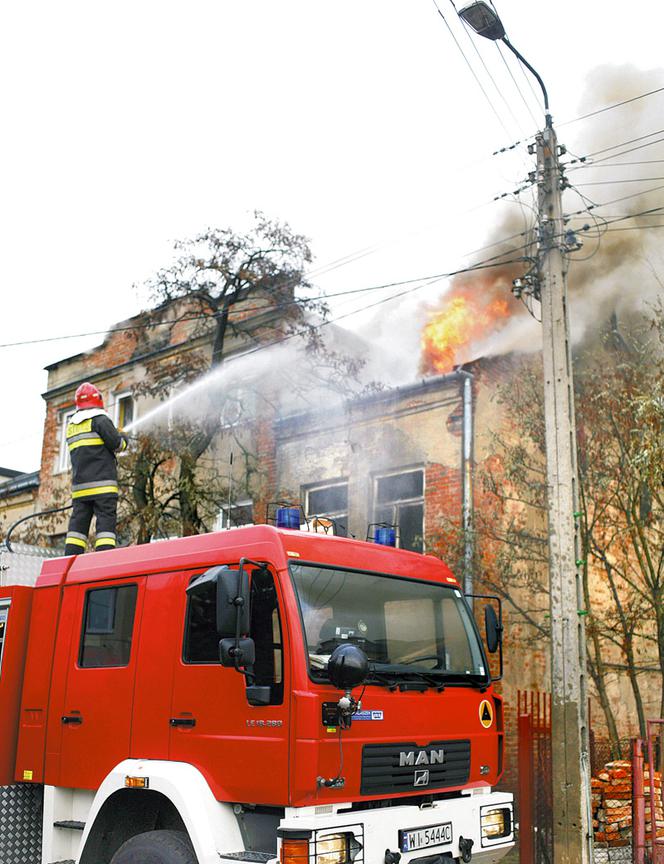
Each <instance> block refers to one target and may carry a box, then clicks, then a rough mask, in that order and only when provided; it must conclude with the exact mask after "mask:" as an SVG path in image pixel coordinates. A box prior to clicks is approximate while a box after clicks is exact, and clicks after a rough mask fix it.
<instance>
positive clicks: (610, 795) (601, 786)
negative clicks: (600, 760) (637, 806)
mask: <svg viewBox="0 0 664 864" xmlns="http://www.w3.org/2000/svg"><path fill="white" fill-rule="evenodd" d="M649 781H650V775H649V773H648V768H647V766H646V768H645V776H644V798H645V801H644V805H645V819H646V826H645V831H646V840H649V839H650V832H651V831H652V825H651V821H650V794H649V789H650V782H649ZM654 787H655V828H656V831H657V836H658V837H664V809H663V807H662V778H661V774H660V773H659V771H656V772H655V775H654ZM591 789H592V808H593V832H594V839H595V843H596V844H598V845H605V846H607V847H609V848H612V847H620V846H629V845H630V844H631V842H632V765H631V763H630V762H627V761H624V760H618V761H615V762H607V764H606V765H605V766H604V768H603V769H602V771H600V772H599V774H598V775H597V777H593V778H592V780H591Z"/></svg>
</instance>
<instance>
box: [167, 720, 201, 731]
mask: <svg viewBox="0 0 664 864" xmlns="http://www.w3.org/2000/svg"><path fill="white" fill-rule="evenodd" d="M168 722H169V723H170V724H171V726H185V727H187V728H189V729H192V728H193V727H194V726H195V725H196V718H195V717H171V719H170V720H169V721H168Z"/></svg>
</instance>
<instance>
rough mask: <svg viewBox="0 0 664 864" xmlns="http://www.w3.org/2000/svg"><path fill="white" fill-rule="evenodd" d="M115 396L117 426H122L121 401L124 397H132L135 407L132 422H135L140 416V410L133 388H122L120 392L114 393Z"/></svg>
mask: <svg viewBox="0 0 664 864" xmlns="http://www.w3.org/2000/svg"><path fill="white" fill-rule="evenodd" d="M113 398H114V399H115V402H114V404H113V422H114V423H115V426H116V428H117V429H119V428H120V402H121V401H122V400H123V399H131V401H132V407H133V409H134V410H133V417H132V420H131V422H132V423H135V422H136V419H137V418H138V412H137V411H136V398H135V396H134V394H133V393H132V392H131V390H122V391H121V392H119V393H115V394H113Z"/></svg>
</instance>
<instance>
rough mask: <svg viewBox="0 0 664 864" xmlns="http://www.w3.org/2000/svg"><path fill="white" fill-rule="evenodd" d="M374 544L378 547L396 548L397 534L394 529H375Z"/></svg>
mask: <svg viewBox="0 0 664 864" xmlns="http://www.w3.org/2000/svg"><path fill="white" fill-rule="evenodd" d="M374 543H378V544H379V545H380V546H396V545H397V532H396V531H395V529H394V528H384V527H383V528H376V529H375V530H374Z"/></svg>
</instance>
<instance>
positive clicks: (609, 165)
mask: <svg viewBox="0 0 664 864" xmlns="http://www.w3.org/2000/svg"><path fill="white" fill-rule="evenodd" d="M607 158H609V159H612V158H613V157H612V156H609V157H607ZM662 162H664V159H642V160H640V161H639V162H604V160H603V159H598V160H597V162H584V163H583V165H573V166H572V167H571V168H569V169H568V170H569V171H581V170H582V169H583V168H624V167H626V166H628V167H629V166H632V165H661V163H662ZM568 164H570V165H571V164H572V163H571V162H570V163H568ZM563 167H564V168H565V169H567V165H564V166H563Z"/></svg>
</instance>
